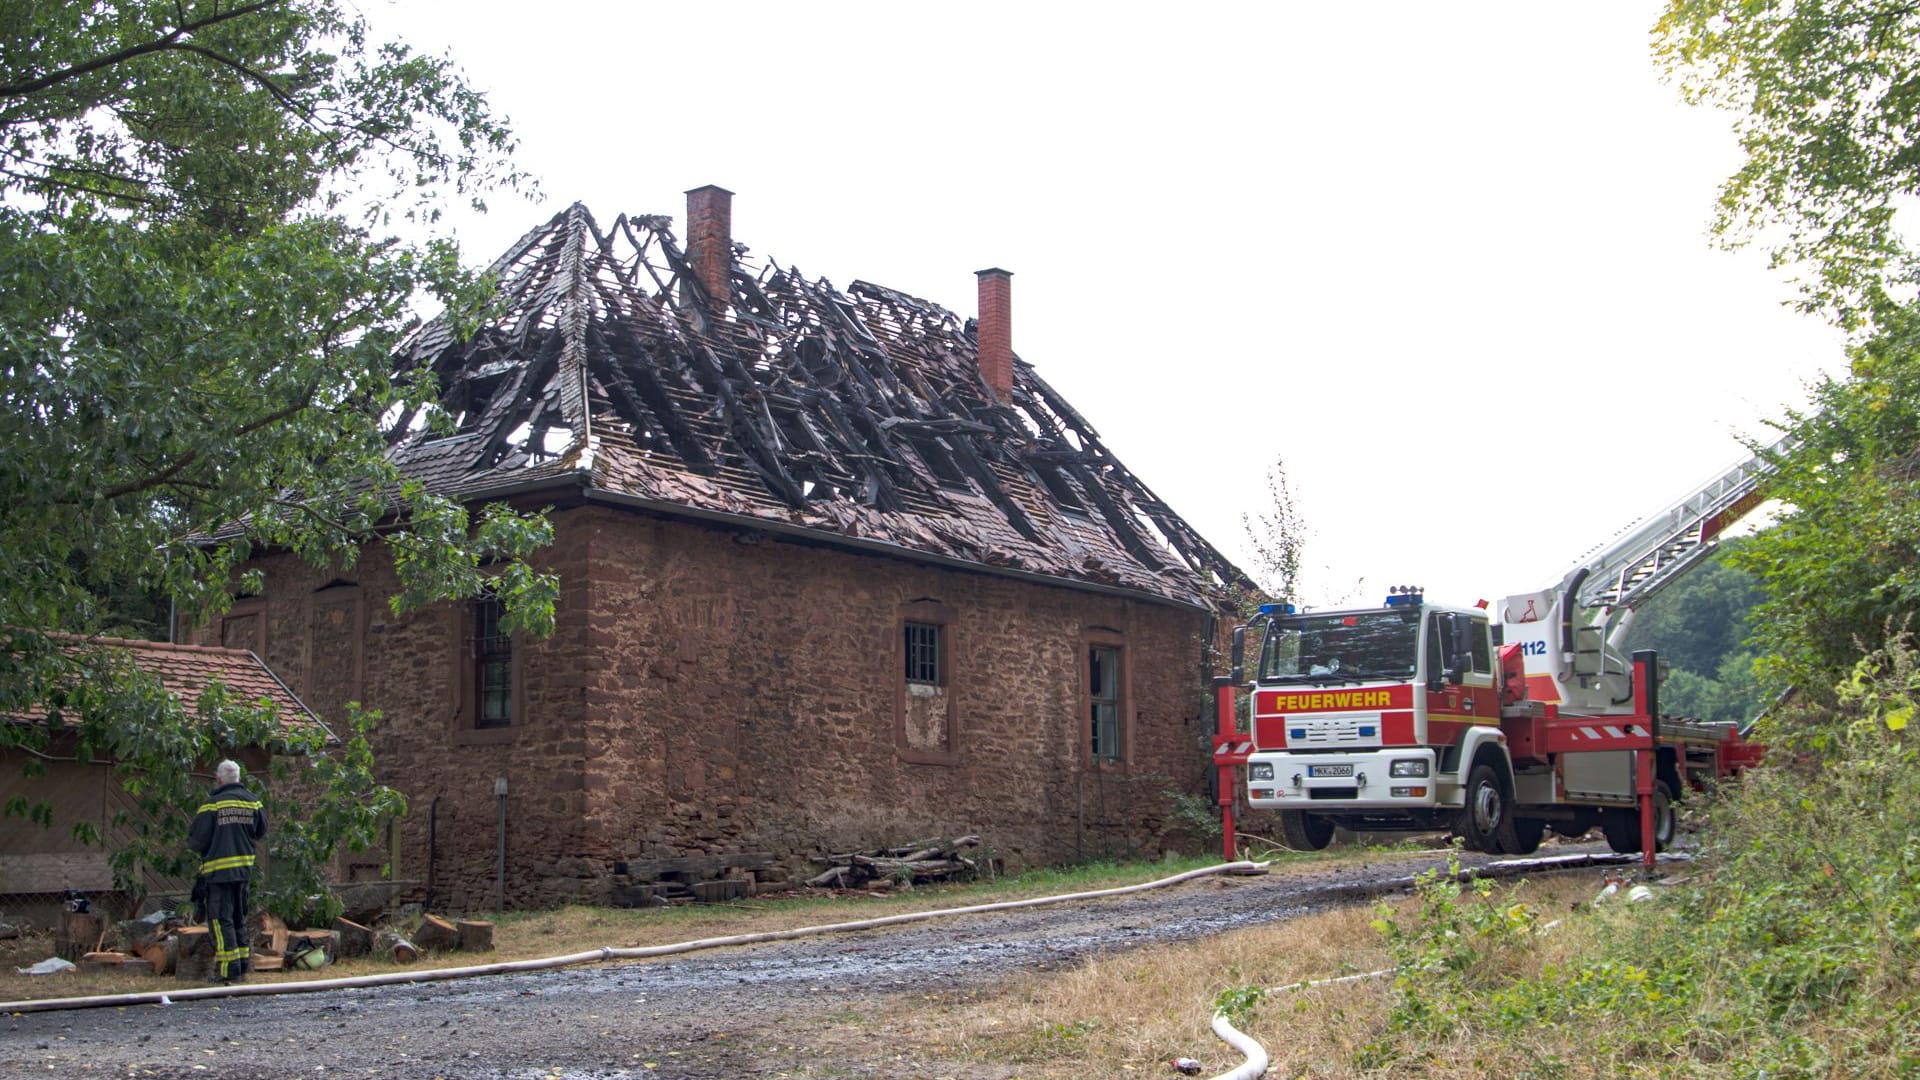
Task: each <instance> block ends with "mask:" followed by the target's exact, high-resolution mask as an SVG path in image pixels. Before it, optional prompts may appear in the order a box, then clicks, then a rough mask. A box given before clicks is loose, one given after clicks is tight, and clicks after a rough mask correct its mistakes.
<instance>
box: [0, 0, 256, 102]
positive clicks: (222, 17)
mask: <svg viewBox="0 0 1920 1080" xmlns="http://www.w3.org/2000/svg"><path fill="white" fill-rule="evenodd" d="M283 2H284V0H256V2H254V3H251V4H242V5H241V6H239V7H237V8H232V9H230V10H227V11H216V12H214V13H213V14H212V15H209V16H207V17H206V18H204V19H201V20H199V21H197V22H191V23H188V22H183V23H181V24H180V25H178V26H176V27H174V28H173V29H172V30H171V31H169V32H168V33H166V34H165V35H163V36H161V37H157V38H154V39H153V40H151V41H143V42H141V43H140V44H138V45H129V46H128V47H126V48H124V49H121V50H119V51H117V52H111V53H108V54H107V55H105V56H96V57H94V58H93V59H92V60H89V61H87V62H86V63H84V64H76V65H74V66H73V67H68V68H61V69H59V70H58V71H50V72H48V73H46V74H45V75H42V76H40V77H39V78H35V79H26V80H24V81H21V82H16V83H8V84H6V85H4V86H0V97H25V96H26V95H28V94H34V93H38V92H40V91H42V90H46V89H48V88H50V87H54V86H58V85H60V84H61V83H63V82H71V81H72V80H74V79H78V78H80V77H81V76H83V75H91V74H93V73H94V72H96V71H99V70H101V69H103V68H109V67H112V66H114V65H115V64H124V63H126V62H127V61H128V60H132V59H135V58H137V57H141V56H146V55H149V54H151V53H157V52H165V51H167V50H169V49H180V48H186V46H183V45H182V44H181V40H180V39H182V38H184V37H186V36H187V35H188V34H192V33H196V32H198V31H200V30H205V29H206V28H207V27H209V26H217V25H219V24H220V23H223V22H230V21H232V20H234V19H239V18H244V17H246V16H248V15H253V14H256V13H258V12H261V11H264V10H266V9H267V8H270V7H275V6H278V5H279V4H281V3H283ZM182 14H184V11H183V12H182ZM198 51H200V52H203V53H204V52H206V51H207V50H205V49H200V50H198Z"/></svg>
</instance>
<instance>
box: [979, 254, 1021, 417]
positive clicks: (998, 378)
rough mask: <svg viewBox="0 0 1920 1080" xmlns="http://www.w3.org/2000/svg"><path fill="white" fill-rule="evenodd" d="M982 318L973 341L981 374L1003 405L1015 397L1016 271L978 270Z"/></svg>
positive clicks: (996, 268)
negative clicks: (1014, 319) (1014, 300)
mask: <svg viewBox="0 0 1920 1080" xmlns="http://www.w3.org/2000/svg"><path fill="white" fill-rule="evenodd" d="M978 276H979V278H980V321H979V323H978V324H977V326H976V327H975V329H974V342H975V345H976V349H977V352H978V355H979V357H980V377H981V378H982V379H985V380H986V382H987V388H988V389H990V390H992V391H993V396H994V397H995V398H996V399H998V400H999V401H1000V402H1001V403H1002V404H1006V403H1009V402H1011V401H1012V400H1013V271H1011V270H1002V269H1000V268H999V267H997V266H996V267H993V268H992V269H988V270H981V271H979V272H978Z"/></svg>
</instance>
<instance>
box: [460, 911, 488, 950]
mask: <svg viewBox="0 0 1920 1080" xmlns="http://www.w3.org/2000/svg"><path fill="white" fill-rule="evenodd" d="M453 926H454V929H455V930H457V931H458V932H459V934H460V948H462V949H463V950H465V951H467V952H490V951H492V949H493V924H492V923H490V922H481V921H479V920H478V919H460V920H457V921H455V922H454V924H453Z"/></svg>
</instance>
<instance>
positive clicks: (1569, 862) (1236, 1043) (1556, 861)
mask: <svg viewBox="0 0 1920 1080" xmlns="http://www.w3.org/2000/svg"><path fill="white" fill-rule="evenodd" d="M1675 857H1676V858H1677V857H1678V856H1675ZM1630 858H1632V856H1631V855H1615V856H1605V855H1585V854H1582V855H1549V856H1545V857H1542V858H1538V859H1503V860H1500V861H1498V862H1492V863H1488V864H1487V866H1485V867H1483V868H1480V869H1478V870H1463V871H1461V876H1462V877H1469V876H1472V875H1474V874H1484V873H1486V872H1487V871H1488V870H1495V869H1498V870H1506V871H1512V870H1516V869H1519V870H1525V869H1541V870H1568V869H1577V868H1579V867H1583V866H1594V865H1600V864H1604V863H1611V862H1624V861H1626V860H1628V859H1630ZM1559 925H1560V920H1559V919H1555V920H1553V921H1552V922H1550V923H1548V924H1547V925H1545V926H1543V927H1541V928H1540V932H1541V933H1543V934H1544V933H1546V932H1548V931H1550V930H1552V929H1553V928H1554V927H1556V926H1559ZM1398 970H1400V969H1399V968H1390V967H1389V968H1381V969H1380V970H1378V971H1367V972H1362V973H1361V974H1359V975H1342V976H1339V977H1338V978H1333V979H1302V980H1300V981H1299V982H1295V983H1288V984H1287V985H1285V986H1274V987H1269V988H1268V989H1267V990H1265V991H1263V992H1264V993H1268V994H1285V993H1288V992H1291V991H1294V990H1305V989H1306V988H1307V987H1309V986H1335V985H1338V984H1340V983H1350V982H1359V981H1360V980H1362V979H1378V978H1380V977H1382V976H1384V975H1391V974H1393V973H1394V972H1396V971H1398ZM1213 1033H1214V1034H1215V1035H1218V1036H1219V1037H1220V1038H1221V1040H1222V1041H1224V1042H1225V1043H1226V1044H1227V1045H1229V1046H1231V1047H1233V1048H1234V1049H1235V1050H1238V1051H1240V1053H1241V1055H1242V1056H1244V1057H1245V1058H1246V1061H1244V1062H1242V1063H1241V1064H1240V1065H1239V1066H1237V1067H1235V1068H1233V1069H1229V1070H1227V1071H1226V1072H1223V1073H1221V1074H1219V1075H1218V1076H1215V1077H1212V1078H1211V1080H1256V1078H1257V1077H1260V1076H1264V1075H1265V1074H1266V1071H1267V1050H1266V1047H1264V1046H1261V1045H1260V1044H1259V1043H1258V1042H1257V1041H1255V1040H1254V1038H1253V1037H1252V1036H1250V1035H1248V1034H1247V1033H1245V1032H1243V1031H1241V1030H1240V1029H1238V1028H1236V1027H1234V1026H1233V1023H1232V1022H1231V1021H1229V1020H1228V1019H1227V1014H1226V1013H1224V1012H1215V1013H1214V1014H1213Z"/></svg>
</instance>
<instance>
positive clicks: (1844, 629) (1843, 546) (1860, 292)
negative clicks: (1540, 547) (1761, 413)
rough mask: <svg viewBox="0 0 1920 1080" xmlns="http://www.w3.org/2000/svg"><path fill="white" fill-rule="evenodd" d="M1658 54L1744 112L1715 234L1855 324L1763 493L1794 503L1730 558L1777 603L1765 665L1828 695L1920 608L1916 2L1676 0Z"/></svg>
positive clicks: (1771, 612)
mask: <svg viewBox="0 0 1920 1080" xmlns="http://www.w3.org/2000/svg"><path fill="white" fill-rule="evenodd" d="M1655 35H1656V44H1655V49H1656V54H1657V55H1658V56H1659V57H1660V58H1661V59H1662V60H1663V61H1664V62H1665V63H1666V65H1667V68H1668V71H1669V73H1670V74H1671V75H1672V76H1674V77H1675V78H1676V79H1678V80H1679V83H1680V86H1681V88H1682V90H1683V92H1684V93H1685V94H1686V96H1687V97H1688V99H1689V100H1692V101H1696V102H1708V103H1713V104H1717V105H1721V106H1724V107H1727V108H1729V109H1731V110H1732V111H1733V112H1734V113H1735V116H1736V120H1735V123H1736V127H1737V130H1738V133H1739V136H1740V141H1741V145H1742V147H1743V148H1744V150H1745V151H1746V160H1745V162H1744V164H1743V165H1742V166H1741V168H1740V170H1739V171H1738V172H1737V173H1735V174H1734V175H1733V177H1732V178H1731V179H1729V180H1728V182H1727V184H1726V186H1725V187H1724V188H1723V189H1722V192H1721V200H1720V211H1719V216H1718V218H1717V220H1716V222H1715V227H1716V229H1717V230H1718V231H1719V232H1720V234H1721V235H1722V236H1723V237H1724V238H1726V239H1727V241H1728V242H1730V243H1746V242H1756V241H1757V242H1758V243H1760V244H1762V245H1763V246H1764V247H1765V248H1766V249H1767V250H1768V251H1769V252H1770V253H1771V255H1772V257H1773V260H1774V262H1775V263H1776V265H1780V266H1785V267H1789V268H1791V269H1792V270H1794V271H1795V273H1796V275H1797V276H1798V279H1799V283H1800V288H1801V296H1802V302H1801V304H1802V307H1803V308H1805V309H1806V310H1809V311H1814V312H1819V313H1821V314H1823V315H1824V316H1826V317H1827V318H1829V319H1830V320H1832V321H1833V322H1835V323H1836V324H1837V325H1839V326H1841V327H1843V328H1845V329H1846V330H1848V331H1849V332H1850V333H1851V334H1852V335H1853V345H1852V347H1851V350H1850V356H1851V359H1852V371H1851V373H1850V374H1849V376H1848V377H1847V378H1845V379H1823V380H1822V381H1820V382H1819V383H1818V384H1817V385H1816V386H1815V387H1814V392H1813V402H1812V408H1811V409H1810V410H1807V411H1805V412H1800V413H1796V414H1794V415H1792V416H1790V417H1789V420H1788V425H1789V426H1790V428H1791V430H1792V431H1793V432H1794V433H1795V434H1796V435H1798V436H1799V438H1800V443H1799V445H1798V446H1797V447H1796V448H1794V449H1793V450H1791V451H1790V452H1788V453H1786V454H1784V455H1781V456H1780V458H1779V459H1778V460H1777V461H1776V462H1775V464H1776V466H1777V471H1776V473H1775V475H1774V476H1773V478H1772V479H1771V480H1770V482H1769V487H1768V493H1769V494H1770V495H1772V496H1775V497H1777V498H1779V499H1781V500H1782V501H1783V502H1785V503H1786V504H1787V505H1788V506H1789V507H1790V508H1791V513H1790V514H1789V515H1788V516H1786V517H1785V518H1784V519H1783V520H1782V521H1781V522H1780V523H1779V524H1778V525H1776V526H1775V527H1773V528H1771V529H1768V530H1767V531H1765V532H1763V533H1762V534H1760V535H1759V536H1757V537H1756V538H1754V540H1753V541H1752V542H1751V543H1750V544H1748V545H1746V546H1744V547H1743V548H1742V549H1741V550H1740V551H1738V552H1736V553H1735V554H1734V555H1732V556H1731V557H1730V561H1731V562H1732V563H1733V564H1734V565H1735V566H1737V567H1740V568H1743V569H1746V570H1748V571H1750V572H1752V573H1754V574H1755V575H1757V576H1758V577H1759V578H1760V579H1761V580H1762V581H1763V583H1764V584H1765V586H1766V589H1767V592H1768V595H1769V600H1768V601H1767V603H1766V604H1764V605H1762V607H1761V608H1760V609H1759V611H1758V612H1757V615H1756V622H1755V627H1756V634H1757V637H1756V643H1757V644H1758V645H1759V647H1760V648H1761V650H1762V652H1763V654H1764V659H1763V661H1762V664H1761V667H1762V673H1763V674H1764V675H1765V676H1767V680H1768V682H1769V683H1770V684H1772V685H1774V686H1779V685H1784V684H1793V685H1797V686H1799V687H1800V688H1801V690H1802V691H1803V692H1805V693H1809V694H1814V695H1826V694H1827V693H1828V691H1829V690H1830V688H1831V687H1833V686H1834V685H1835V683H1836V682H1837V681H1838V680H1839V679H1840V678H1841V677H1842V676H1843V675H1844V674H1845V673H1846V672H1848V671H1850V670H1851V668H1852V664H1853V660H1854V659H1855V658H1857V657H1858V656H1859V655H1860V653H1861V652H1863V651H1870V650H1873V649H1875V648H1878V647H1879V646H1880V645H1881V643H1883V642H1884V641H1885V640H1886V635H1887V633H1888V631H1889V629H1890V628H1895V629H1897V628H1898V627H1900V626H1904V625H1908V624H1909V623H1910V622H1911V621H1912V619H1913V617H1914V616H1915V615H1916V614H1920V577H1917V576H1916V574H1915V571H1914V570H1913V561H1914V558H1915V556H1916V554H1920V487H1917V486H1916V482H1917V481H1920V467H1917V466H1920V458H1916V450H1917V449H1920V437H1917V436H1920V350H1917V349H1916V346H1920V312H1916V309H1915V306H1914V303H1913V300H1912V298H1913V296H1914V294H1915V289H1916V287H1920V258H1917V257H1916V253H1915V251H1914V250H1913V249H1912V248H1911V247H1910V246H1909V245H1908V244H1907V243H1906V242H1905V240H1904V238H1903V237H1902V235H1901V233H1900V232H1899V229H1898V227H1897V226H1898V221H1897V215H1896V211H1897V210H1898V208H1900V207H1901V206H1902V205H1903V204H1906V203H1910V201H1911V199H1912V197H1913V196H1914V195H1915V194H1916V193H1917V192H1920V153H1916V152H1915V149H1914V148H1915V147H1916V146H1920V7H1915V6H1912V5H1905V4H1893V3H1886V2H1869V0H1828V2H1825V3H1790V2H1786V0H1673V2H1672V3H1671V4H1670V6H1669V8H1668V10H1667V11H1666V13H1665V14H1664V15H1663V16H1662V18H1661V19H1660V22H1659V24H1658V26H1657V27H1656V28H1655Z"/></svg>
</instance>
